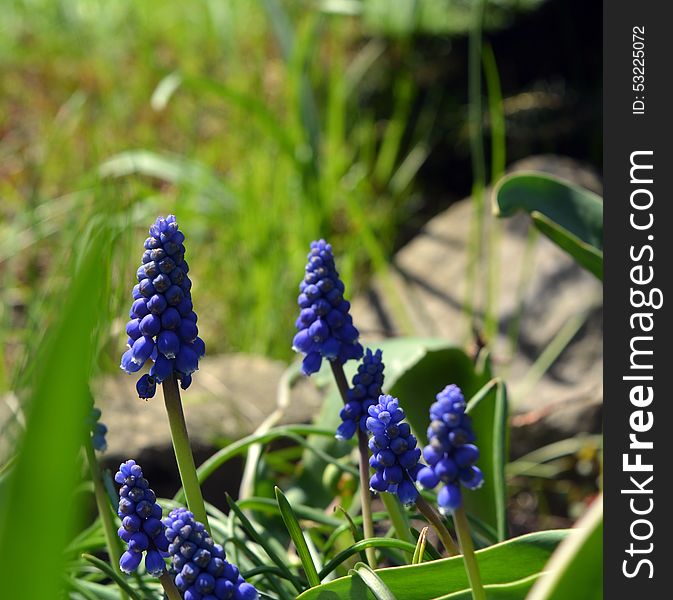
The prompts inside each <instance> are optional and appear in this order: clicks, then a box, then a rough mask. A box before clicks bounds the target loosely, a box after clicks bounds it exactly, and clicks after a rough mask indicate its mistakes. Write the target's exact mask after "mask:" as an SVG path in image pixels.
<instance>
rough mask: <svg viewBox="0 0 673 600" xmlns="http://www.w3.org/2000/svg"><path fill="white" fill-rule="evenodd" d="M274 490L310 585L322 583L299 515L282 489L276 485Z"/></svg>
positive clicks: (281, 513)
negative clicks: (298, 519)
mask: <svg viewBox="0 0 673 600" xmlns="http://www.w3.org/2000/svg"><path fill="white" fill-rule="evenodd" d="M274 491H275V492H276V500H277V501H278V508H279V509H280V516H281V517H282V518H283V523H285V527H286V528H287V531H288V533H289V534H290V538H292V541H293V542H294V547H295V548H296V549H297V554H298V555H299V560H301V565H302V567H304V573H306V578H307V579H308V582H309V585H311V587H313V586H316V585H320V579H319V578H318V571H317V569H316V568H315V564H314V562H313V558H312V557H311V552H310V551H309V549H308V545H307V544H306V540H305V539H304V532H303V531H302V530H301V526H300V525H299V521H297V516H296V515H295V514H294V511H293V510H292V507H291V506H290V503H289V502H288V501H287V498H286V497H285V494H283V492H282V491H281V489H280V488H279V487H278V486H276V487H275V488H274Z"/></svg>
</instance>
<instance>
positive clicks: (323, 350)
mask: <svg viewBox="0 0 673 600" xmlns="http://www.w3.org/2000/svg"><path fill="white" fill-rule="evenodd" d="M297 303H298V304H299V308H300V309H301V312H300V313H299V317H298V319H297V321H296V323H295V325H296V327H297V329H298V333H297V334H296V335H295V336H294V340H293V341H292V349H293V350H294V351H295V352H301V353H302V354H304V355H305V356H304V360H303V362H302V372H303V373H304V374H305V375H311V374H312V373H315V372H317V371H318V370H320V365H321V364H322V359H323V358H326V359H327V360H329V361H336V362H338V364H343V363H345V362H346V361H347V360H350V359H354V360H358V359H360V358H361V357H362V353H363V349H362V345H361V344H360V343H359V342H358V338H359V336H360V334H359V332H358V330H357V329H356V328H355V326H354V325H353V318H352V317H351V315H350V312H349V311H350V302H348V300H346V299H345V298H344V284H343V282H342V281H341V279H340V278H339V273H338V272H337V270H336V266H335V264H334V255H333V254H332V246H331V245H330V244H328V243H327V242H326V241H325V240H318V241H315V242H311V251H310V252H309V254H308V263H307V264H306V274H305V275H304V279H303V281H302V282H301V283H300V284H299V297H298V298H297Z"/></svg>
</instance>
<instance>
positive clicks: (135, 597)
mask: <svg viewBox="0 0 673 600" xmlns="http://www.w3.org/2000/svg"><path fill="white" fill-rule="evenodd" d="M82 558H83V559H84V560H86V561H87V562H89V563H91V564H92V565H93V566H94V567H96V568H97V569H98V570H100V571H101V572H102V573H105V574H106V575H107V576H108V577H109V578H110V579H112V580H113V581H114V582H115V583H116V584H117V585H118V586H119V587H120V588H121V589H123V590H124V591H125V592H126V593H127V594H128V595H129V596H130V597H131V598H132V600H142V598H141V597H140V595H139V594H138V592H136V590H134V589H133V588H132V587H131V586H130V585H129V584H128V582H127V581H126V580H125V579H124V578H123V577H122V576H121V575H119V573H117V571H115V570H114V569H113V568H112V567H111V566H110V565H109V564H107V563H106V562H104V561H102V560H101V559H100V558H97V557H95V556H92V555H91V554H82Z"/></svg>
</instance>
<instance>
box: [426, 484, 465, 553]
mask: <svg viewBox="0 0 673 600" xmlns="http://www.w3.org/2000/svg"><path fill="white" fill-rule="evenodd" d="M416 508H418V510H419V511H420V512H421V514H423V516H424V517H425V518H426V519H427V520H428V523H430V525H432V527H433V528H434V530H435V531H436V532H437V535H438V536H439V539H440V540H442V544H444V548H446V552H447V554H448V555H449V556H456V555H458V554H460V550H459V549H458V546H457V545H456V542H455V541H454V539H453V537H452V536H451V533H450V532H449V530H448V529H447V528H446V525H444V521H443V520H442V517H441V516H440V515H439V513H438V512H437V511H436V510H435V509H434V508H432V506H431V505H430V504H428V501H427V500H426V499H425V498H423V496H422V495H421V494H418V497H417V498H416Z"/></svg>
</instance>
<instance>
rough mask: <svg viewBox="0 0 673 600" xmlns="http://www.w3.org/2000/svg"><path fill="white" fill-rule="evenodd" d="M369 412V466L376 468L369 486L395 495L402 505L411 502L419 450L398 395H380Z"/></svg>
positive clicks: (414, 498) (418, 467) (419, 454)
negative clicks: (405, 419) (370, 453)
mask: <svg viewBox="0 0 673 600" xmlns="http://www.w3.org/2000/svg"><path fill="white" fill-rule="evenodd" d="M368 412H369V417H367V421H366V423H367V429H368V430H369V431H370V432H371V433H372V435H373V437H372V438H371V439H370V440H369V449H370V450H371V451H372V452H373V456H372V457H371V458H370V459H369V465H370V466H371V467H372V468H373V469H375V471H376V472H375V473H374V474H373V475H372V476H371V478H370V480H369V485H370V487H371V489H372V490H373V491H376V492H389V493H391V494H397V497H398V498H399V499H400V501H401V502H402V504H405V505H408V504H412V503H413V502H414V501H415V500H416V498H417V497H418V490H417V489H416V486H415V485H414V481H416V476H417V474H418V471H419V469H420V468H421V467H420V466H419V464H418V460H419V459H420V457H421V451H420V449H419V448H417V447H416V438H415V436H414V435H412V433H411V428H410V427H409V424H408V423H405V422H404V410H402V409H401V408H400V406H399V400H398V399H397V398H393V397H392V396H389V395H384V394H382V395H381V396H379V399H378V404H375V405H373V406H370V407H369V410H368Z"/></svg>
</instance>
